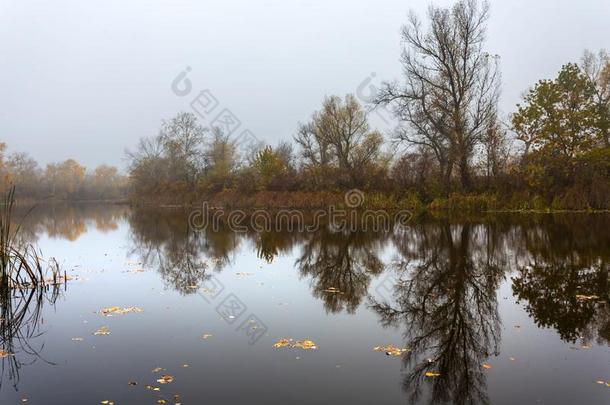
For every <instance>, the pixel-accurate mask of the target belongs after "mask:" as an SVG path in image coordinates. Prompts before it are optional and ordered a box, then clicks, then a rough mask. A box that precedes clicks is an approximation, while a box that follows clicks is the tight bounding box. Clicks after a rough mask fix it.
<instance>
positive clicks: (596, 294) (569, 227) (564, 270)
mask: <svg viewBox="0 0 610 405" xmlns="http://www.w3.org/2000/svg"><path fill="white" fill-rule="evenodd" d="M544 225H545V226H544V227H542V226H535V227H531V228H530V229H524V230H523V232H522V238H521V240H522V241H523V243H524V244H525V245H526V246H527V249H526V250H527V255H526V256H525V257H524V258H523V259H522V260H521V262H520V263H518V264H517V266H516V267H517V271H516V275H515V276H514V277H513V284H512V288H513V293H514V295H515V296H516V297H517V299H518V300H519V301H521V302H523V303H524V304H525V308H526V310H527V312H528V313H529V314H530V316H531V317H532V318H533V319H534V321H535V322H536V324H537V325H538V326H539V327H548V328H553V329H555V330H556V331H557V333H558V334H559V336H560V337H561V339H563V340H565V341H567V342H572V343H574V342H576V341H577V340H578V339H581V340H582V341H583V344H589V343H590V342H592V341H594V340H595V341H597V343H598V344H605V345H610V281H609V276H610V223H609V221H608V218H607V217H606V216H601V217H596V218H582V217H568V218H566V219H564V220H558V221H555V220H550V221H547V222H546V223H545V224H544Z"/></svg>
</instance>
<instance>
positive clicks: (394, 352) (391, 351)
mask: <svg viewBox="0 0 610 405" xmlns="http://www.w3.org/2000/svg"><path fill="white" fill-rule="evenodd" d="M373 350H374V351H376V352H383V353H385V354H386V355H388V356H393V357H398V356H401V355H402V354H403V353H405V352H407V351H409V349H406V348H405V349H401V348H399V347H396V346H394V345H386V346H375V347H374V348H373Z"/></svg>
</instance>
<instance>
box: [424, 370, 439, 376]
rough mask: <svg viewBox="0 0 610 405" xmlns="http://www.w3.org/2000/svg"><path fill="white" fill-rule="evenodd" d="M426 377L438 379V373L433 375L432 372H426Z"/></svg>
mask: <svg viewBox="0 0 610 405" xmlns="http://www.w3.org/2000/svg"><path fill="white" fill-rule="evenodd" d="M426 377H440V374H439V373H435V372H434V371H427V372H426Z"/></svg>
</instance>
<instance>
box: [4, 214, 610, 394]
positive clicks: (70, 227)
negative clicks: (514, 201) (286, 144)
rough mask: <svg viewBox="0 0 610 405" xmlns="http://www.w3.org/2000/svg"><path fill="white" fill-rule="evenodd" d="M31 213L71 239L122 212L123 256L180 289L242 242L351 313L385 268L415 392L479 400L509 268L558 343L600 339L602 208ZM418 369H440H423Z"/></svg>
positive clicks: (607, 256)
mask: <svg viewBox="0 0 610 405" xmlns="http://www.w3.org/2000/svg"><path fill="white" fill-rule="evenodd" d="M35 215H37V216H36V217H32V219H28V226H24V234H27V235H30V236H31V237H32V238H36V237H37V236H38V235H40V234H41V233H48V234H49V235H53V236H55V237H62V238H66V239H69V240H75V239H76V238H78V234H79V232H81V231H79V230H82V229H83V227H84V229H85V230H86V229H87V227H90V226H92V225H93V226H95V227H96V228H98V229H99V230H100V231H103V232H106V231H109V230H112V229H116V226H117V225H116V224H118V223H120V221H124V220H127V221H128V223H129V225H130V236H129V237H130V239H131V254H133V255H135V256H136V257H137V259H138V261H140V262H142V265H143V266H144V267H149V268H155V269H156V270H157V271H158V272H159V274H160V275H161V276H162V278H163V279H164V280H165V282H166V283H167V284H168V285H170V286H171V287H172V288H174V289H176V290H177V291H179V292H181V293H183V294H189V293H194V292H195V291H196V289H197V287H198V286H200V285H201V283H202V282H203V280H205V279H206V278H207V277H209V276H210V274H211V273H212V272H220V271H222V270H223V269H224V268H225V267H228V266H230V265H231V264H232V263H233V259H234V258H235V256H236V255H237V252H238V250H239V249H240V248H250V247H252V248H253V249H254V250H255V251H256V254H257V256H258V257H259V258H261V259H264V260H265V261H267V262H268V263H271V262H273V261H274V259H275V258H276V257H277V256H279V255H282V254H292V250H298V251H297V253H295V257H296V258H295V262H294V265H295V268H296V269H297V271H298V273H299V275H300V276H301V278H303V279H307V280H308V281H309V283H310V286H311V291H312V295H313V296H314V297H316V298H318V299H321V300H322V301H323V305H324V308H325V309H326V311H327V312H328V313H338V312H341V311H345V312H347V313H350V314H352V313H355V312H356V311H357V309H358V307H359V306H361V304H362V302H363V301H364V298H365V297H366V296H367V294H370V293H371V291H370V285H371V283H372V280H374V279H375V278H377V277H378V278H380V279H381V278H383V277H385V275H384V274H383V273H384V272H385V273H388V274H392V275H395V276H396V277H397V278H398V282H397V283H396V284H395V285H394V287H393V296H392V299H390V300H388V301H381V300H380V301H375V300H374V299H373V298H372V297H371V296H369V299H370V305H371V306H372V308H373V309H374V310H375V311H376V313H377V314H378V316H379V318H380V323H381V324H382V325H386V326H396V327H401V328H402V329H403V330H404V332H403V334H404V339H405V346H407V347H409V348H410V349H411V350H410V351H409V352H407V353H405V355H404V358H403V361H404V367H403V373H404V378H403V382H404V389H405V391H406V392H407V394H408V396H409V397H410V399H411V400H413V401H415V400H418V399H419V400H424V399H426V398H428V399H429V401H430V402H431V403H438V402H450V403H457V404H466V403H486V402H489V398H488V394H487V386H486V385H487V382H486V378H485V374H484V370H483V369H482V368H481V365H482V364H483V363H485V362H486V361H488V357H490V356H493V355H495V354H497V353H498V347H499V344H500V339H501V336H500V316H499V314H498V302H497V290H498V287H499V285H500V283H501V282H502V281H503V280H506V278H507V277H510V278H511V281H512V289H513V293H514V295H515V297H516V298H517V300H518V302H519V303H520V304H521V305H523V306H524V307H525V309H526V310H527V312H528V313H529V315H530V316H531V317H532V318H533V320H534V321H535V322H536V323H537V324H538V325H539V326H541V327H548V328H552V329H554V330H556V331H557V333H558V334H559V336H560V337H561V338H562V339H564V340H565V341H570V342H573V341H576V340H578V339H581V340H582V341H583V342H584V343H587V342H592V341H597V342H598V343H599V344H609V342H610V304H609V302H610V301H609V300H610V298H609V295H610V281H609V273H610V269H609V263H610V218H609V217H608V216H598V217H595V216H578V215H565V216H552V215H546V216H510V215H509V216H504V215H500V216H493V217H487V218H479V219H476V220H450V219H435V218H426V219H421V220H419V221H414V223H413V224H412V226H411V227H410V229H408V230H404V231H402V232H389V233H372V232H368V233H366V232H331V231H330V230H329V229H327V228H324V229H320V230H318V231H316V232H287V231H284V232H262V233H258V232H253V231H248V232H245V233H239V234H235V233H232V232H231V231H230V230H228V229H220V230H217V231H215V232H213V231H203V232H193V231H191V230H190V228H189V226H188V212H185V211H182V210H153V209H150V210H147V209H131V210H130V209H127V208H124V207H123V208H116V207H115V208H112V207H105V208H104V209H99V210H98V209H97V208H93V207H88V208H82V207H81V208H58V207H56V208H54V209H53V210H50V211H49V212H47V213H46V214H45V213H44V211H40V210H37V212H36V214H35ZM387 247H391V248H392V249H393V251H394V252H395V253H396V255H397V258H396V260H394V261H392V263H391V264H390V265H389V266H386V264H385V263H384V261H383V260H382V256H381V255H382V252H384V251H385V249H386V248H387ZM579 296H586V297H596V298H590V299H583V298H582V297H580V298H579ZM388 298H389V297H388ZM4 308H5V307H3V311H5V309H4ZM13 318H14V316H13ZM33 318H34V319H36V316H34V317H33ZM3 328H4V329H3V331H8V330H9V329H6V327H5V326H3ZM24 335H25V336H35V334H34V335H32V334H31V333H29V332H27V333H26V332H24ZM2 336H3V339H5V340H4V341H3V342H7V343H6V344H7V345H8V344H11V343H10V342H11V341H12V342H15V340H14V339H12V340H11V339H7V337H9V336H13V337H15V334H12V335H11V334H9V333H6V332H3V335H2ZM4 360H5V361H12V360H14V359H12V358H7V359H4ZM16 369H17V370H18V367H17V368H16ZM7 370H10V369H7ZM12 370H15V366H13V369H12ZM427 371H431V372H438V373H440V376H439V377H438V378H427V377H426V376H425V373H426V372H427Z"/></svg>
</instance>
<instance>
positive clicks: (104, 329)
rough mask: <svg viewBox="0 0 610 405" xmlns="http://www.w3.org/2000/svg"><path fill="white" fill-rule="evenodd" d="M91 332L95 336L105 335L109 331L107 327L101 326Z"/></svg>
mask: <svg viewBox="0 0 610 405" xmlns="http://www.w3.org/2000/svg"><path fill="white" fill-rule="evenodd" d="M93 334H94V335H95V336H106V335H110V331H109V330H108V327H106V326H102V327H101V328H99V329H98V330H96V331H95V332H94V333H93Z"/></svg>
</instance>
